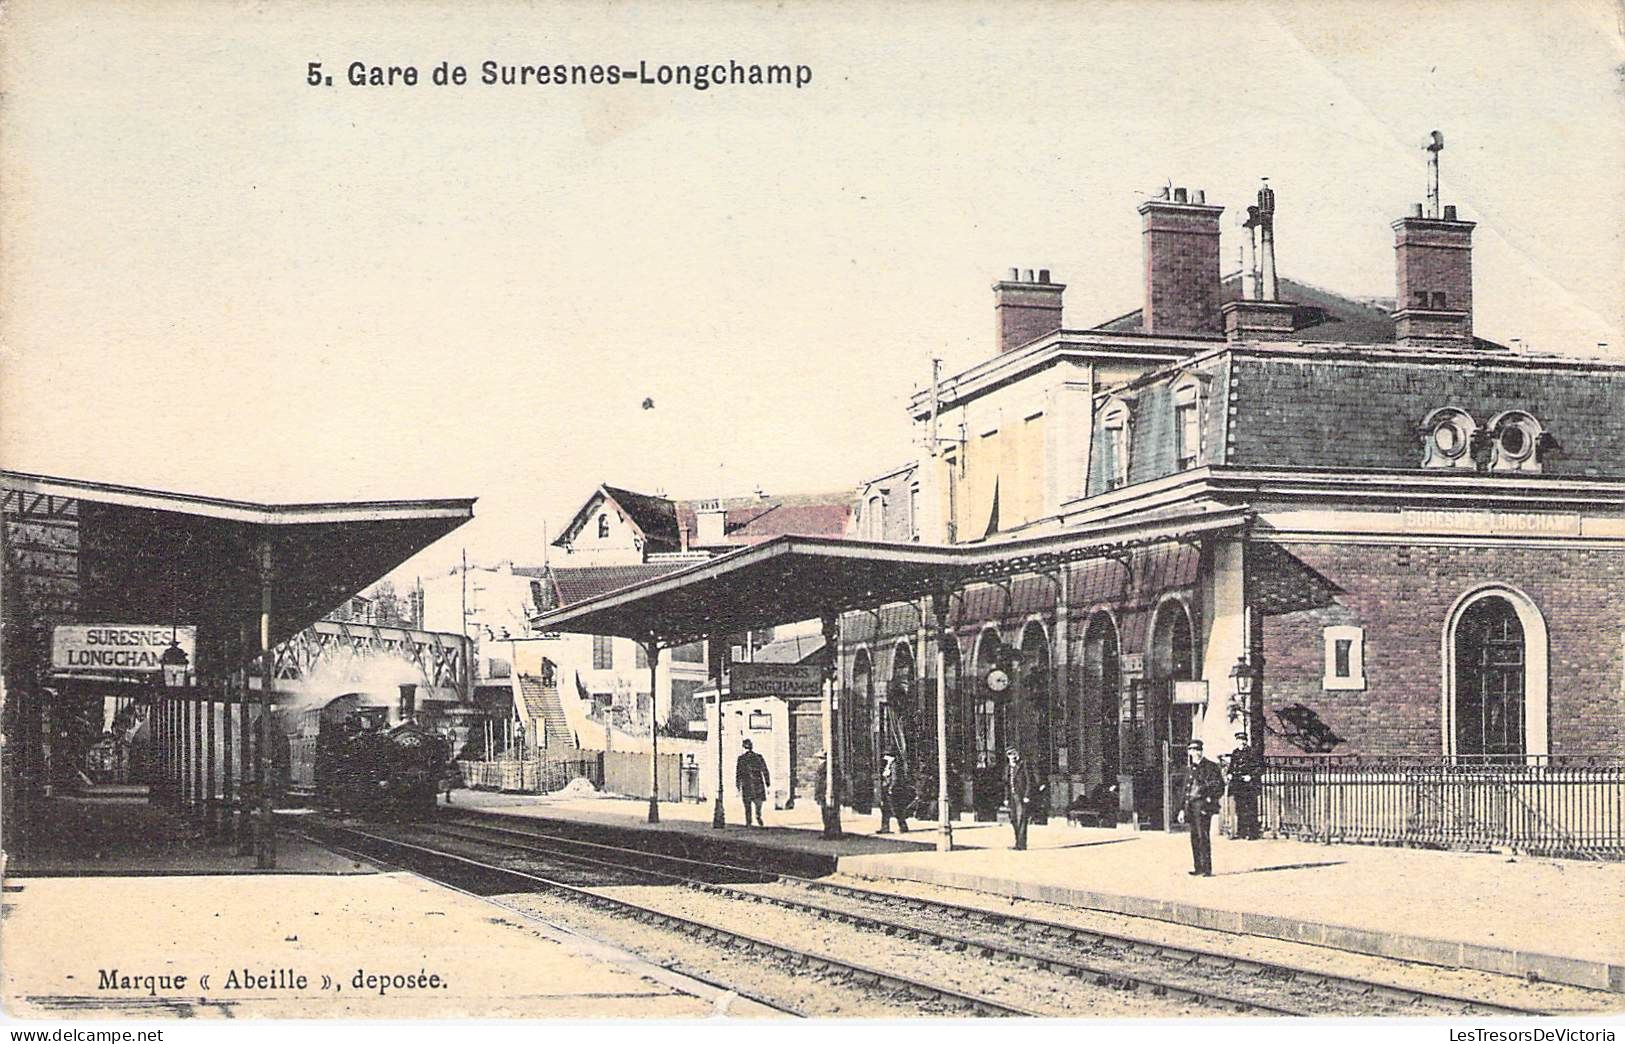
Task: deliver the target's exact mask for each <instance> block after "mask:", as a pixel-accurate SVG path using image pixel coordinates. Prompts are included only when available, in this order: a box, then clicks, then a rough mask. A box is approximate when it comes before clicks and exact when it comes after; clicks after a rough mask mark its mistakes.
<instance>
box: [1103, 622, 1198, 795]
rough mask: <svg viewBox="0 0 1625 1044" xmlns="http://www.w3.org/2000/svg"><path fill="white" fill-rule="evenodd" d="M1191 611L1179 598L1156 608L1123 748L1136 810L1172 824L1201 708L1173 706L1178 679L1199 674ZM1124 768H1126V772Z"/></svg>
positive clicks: (1189, 678) (1186, 678)
mask: <svg viewBox="0 0 1625 1044" xmlns="http://www.w3.org/2000/svg"><path fill="white" fill-rule="evenodd" d="M1193 631H1194V629H1193V628H1192V627H1191V618H1190V614H1189V613H1188V612H1186V610H1185V606H1184V604H1183V603H1182V602H1180V601H1179V600H1178V599H1168V600H1167V601H1164V602H1163V603H1162V604H1161V605H1160V606H1158V607H1157V613H1156V616H1155V617H1154V618H1153V619H1152V623H1151V641H1150V644H1149V645H1148V646H1147V649H1146V664H1145V673H1146V676H1145V680H1144V682H1143V691H1142V692H1141V693H1140V694H1138V696H1139V698H1138V702H1139V707H1138V708H1136V711H1137V713H1136V719H1137V721H1136V724H1137V726H1138V727H1137V728H1136V729H1135V730H1134V747H1135V749H1133V750H1124V751H1123V752H1122V758H1123V762H1124V764H1125V765H1133V766H1135V768H1134V773H1135V776H1136V779H1135V781H1134V788H1133V789H1134V802H1133V807H1134V811H1135V812H1137V813H1138V814H1139V815H1140V816H1141V818H1142V819H1143V820H1146V821H1148V822H1151V823H1156V824H1158V825H1168V820H1167V818H1166V815H1165V813H1166V812H1167V810H1168V809H1169V808H1170V807H1171V804H1172V801H1171V798H1172V795H1173V794H1175V793H1177V792H1178V791H1179V790H1180V789H1181V787H1182V784H1183V780H1184V776H1183V766H1184V764H1185V759H1184V757H1183V751H1182V748H1183V747H1184V746H1185V745H1186V744H1187V743H1189V742H1190V741H1191V737H1192V735H1193V734H1194V733H1195V723H1196V714H1197V712H1198V711H1199V710H1200V708H1199V707H1197V706H1195V705H1190V704H1181V705H1175V704H1174V702H1173V697H1174V683H1175V682H1177V681H1189V680H1191V679H1192V678H1194V677H1195V668H1196V650H1195V642H1194V640H1193ZM1125 771H1126V770H1125Z"/></svg>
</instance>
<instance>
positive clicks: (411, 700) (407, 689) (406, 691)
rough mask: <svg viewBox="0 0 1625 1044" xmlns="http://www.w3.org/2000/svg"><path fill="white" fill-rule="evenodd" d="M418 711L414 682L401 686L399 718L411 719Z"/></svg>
mask: <svg viewBox="0 0 1625 1044" xmlns="http://www.w3.org/2000/svg"><path fill="white" fill-rule="evenodd" d="M417 713H418V687H417V683H416V682H407V683H406V684H404V685H402V686H401V720H402V721H411V720H412V719H413V718H415V717H417Z"/></svg>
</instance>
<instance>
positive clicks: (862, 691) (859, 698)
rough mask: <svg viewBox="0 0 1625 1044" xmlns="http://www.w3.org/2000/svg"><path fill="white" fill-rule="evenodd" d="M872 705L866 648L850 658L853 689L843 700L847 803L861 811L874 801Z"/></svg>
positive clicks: (870, 660) (870, 661) (871, 667)
mask: <svg viewBox="0 0 1625 1044" xmlns="http://www.w3.org/2000/svg"><path fill="white" fill-rule="evenodd" d="M874 705H875V669H874V660H873V658H871V657H870V655H869V650H868V649H859V650H858V653H857V655H856V656H854V657H853V659H852V689H851V692H850V693H849V699H848V700H847V701H846V720H845V725H846V728H845V730H844V731H845V733H846V785H847V801H848V803H849V804H851V806H852V807H853V808H854V809H857V810H858V811H860V812H867V811H869V807H870V803H871V802H872V801H873V800H874V779H873V776H874V757H873V754H872V750H873V748H872V746H871V743H872V740H871V738H870V729H871V727H872V725H871V722H872V720H873V708H874Z"/></svg>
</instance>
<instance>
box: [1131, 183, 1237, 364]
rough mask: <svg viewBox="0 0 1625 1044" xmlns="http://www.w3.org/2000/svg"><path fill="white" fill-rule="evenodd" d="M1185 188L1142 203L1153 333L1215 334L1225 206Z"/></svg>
mask: <svg viewBox="0 0 1625 1044" xmlns="http://www.w3.org/2000/svg"><path fill="white" fill-rule="evenodd" d="M1188 199H1189V192H1188V191H1187V190H1186V189H1184V188H1176V189H1173V191H1172V198H1169V197H1168V196H1167V195H1166V194H1165V195H1164V196H1163V198H1160V199H1148V200H1146V201H1145V202H1143V203H1141V204H1140V206H1139V211H1140V215H1141V217H1142V218H1143V219H1144V223H1143V226H1142V240H1141V241H1142V243H1143V244H1144V247H1145V308H1144V311H1143V313H1142V314H1143V316H1144V318H1143V323H1142V328H1143V329H1144V330H1145V332H1146V333H1149V334H1164V335H1172V336H1176V337H1177V336H1191V335H1194V336H1199V337H1201V336H1215V335H1218V334H1221V333H1223V331H1224V323H1223V319H1222V318H1221V316H1220V314H1219V303H1220V301H1219V299H1220V293H1219V218H1220V215H1221V214H1222V213H1223V212H1224V208H1223V207H1217V206H1213V205H1211V204H1205V203H1199V204H1195V205H1191V204H1190V203H1189V202H1188Z"/></svg>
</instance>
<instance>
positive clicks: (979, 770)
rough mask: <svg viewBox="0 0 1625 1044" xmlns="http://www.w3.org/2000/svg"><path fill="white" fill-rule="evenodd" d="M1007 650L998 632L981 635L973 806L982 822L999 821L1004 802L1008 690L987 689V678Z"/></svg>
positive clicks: (974, 706)
mask: <svg viewBox="0 0 1625 1044" xmlns="http://www.w3.org/2000/svg"><path fill="white" fill-rule="evenodd" d="M1003 648H1004V643H1003V642H1002V641H1000V640H999V633H998V632H997V631H995V630H991V629H990V630H986V631H983V632H982V636H981V638H979V639H978V640H977V643H976V660H975V663H976V672H975V675H974V676H973V677H972V679H971V682H970V705H971V717H970V722H971V740H972V744H971V750H972V753H973V757H974V759H975V760H974V761H973V762H972V765H973V774H972V781H973V782H972V795H971V803H972V806H973V808H974V809H975V812H976V818H977V819H979V820H984V821H986V820H993V819H997V818H998V811H999V805H1000V804H1001V803H1002V802H1003V800H1004V771H1003V767H1004V748H1005V746H1006V745H1007V744H1008V743H1009V742H1010V738H1009V728H1008V725H1009V723H1008V721H1007V719H1006V714H1005V708H1006V704H1007V700H1006V696H1007V695H1008V693H1009V690H1008V689H1006V690H1005V691H1004V692H1003V693H997V692H994V691H993V690H991V689H990V688H988V685H987V676H988V673H989V672H990V671H992V670H993V668H994V667H995V666H998V663H997V661H998V659H999V657H1000V655H1001V652H1002V650H1003Z"/></svg>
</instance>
